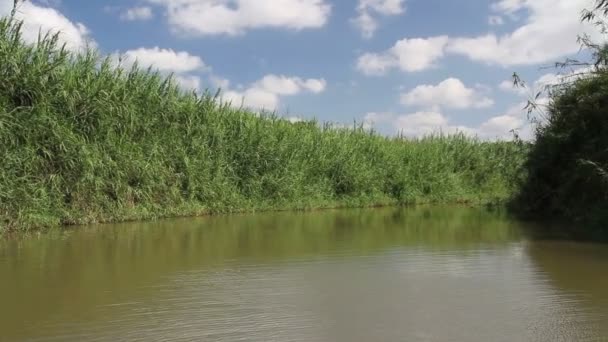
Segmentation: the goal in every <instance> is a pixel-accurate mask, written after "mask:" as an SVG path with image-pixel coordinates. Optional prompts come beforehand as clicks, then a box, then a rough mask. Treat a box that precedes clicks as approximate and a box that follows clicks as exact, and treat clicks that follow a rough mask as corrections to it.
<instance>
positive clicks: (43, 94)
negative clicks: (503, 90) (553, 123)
mask: <svg viewBox="0 0 608 342" xmlns="http://www.w3.org/2000/svg"><path fill="white" fill-rule="evenodd" d="M19 31H20V29H19V25H17V24H15V23H14V22H11V21H10V20H9V19H2V20H0V79H1V80H2V82H0V160H1V161H2V163H1V164H0V230H31V229H40V228H45V227H51V226H57V225H62V224H84V223H93V222H111V221H122V220H135V219H153V218H160V217H170V216H185V215H199V214H207V213H218V212H235V211H248V210H282V209H312V208H327V207H342V206H374V205H392V204H406V203H419V202H459V201H467V202H474V203H487V202H496V201H501V200H504V199H506V198H508V197H509V196H510V195H511V194H512V193H513V191H514V186H515V185H514V182H513V180H514V178H516V177H517V174H518V169H519V166H520V165H521V164H522V163H523V161H524V159H525V150H526V149H527V146H526V145H524V144H521V143H513V142H484V141H479V140H476V139H473V138H469V137H466V136H464V135H452V136H443V135H435V136H429V137H426V138H422V139H417V140H408V139H405V138H399V137H392V138H389V137H384V136H381V135H378V134H376V133H374V132H370V131H367V130H364V129H363V128H362V127H361V126H357V125H354V126H353V127H352V128H351V129H342V128H337V127H334V126H332V125H330V124H320V123H318V122H314V121H310V122H301V123H295V124H294V123H290V122H288V121H287V120H283V119H281V118H279V117H277V116H275V115H273V114H262V115H256V114H255V113H252V112H250V111H247V110H244V109H238V108H233V107H231V106H229V105H227V104H222V103H220V102H218V101H217V99H216V97H215V96H214V95H212V94H210V93H206V94H204V95H197V94H194V93H185V92H183V91H181V90H180V89H179V88H178V87H177V86H176V85H175V83H174V82H173V80H172V79H171V78H166V77H163V76H162V75H160V74H158V73H156V72H154V71H152V70H141V69H139V68H138V67H137V66H134V67H133V68H132V69H129V70H121V69H115V68H114V67H113V66H112V63H111V61H110V60H109V59H103V58H101V57H100V56H99V55H98V54H97V52H95V51H87V52H84V53H81V54H73V53H70V52H68V51H66V50H65V49H63V48H61V46H59V45H58V42H57V37H52V36H47V37H43V38H42V39H41V40H40V42H39V43H38V44H36V45H31V46H30V45H25V44H24V43H22V41H21V39H20V33H19Z"/></svg>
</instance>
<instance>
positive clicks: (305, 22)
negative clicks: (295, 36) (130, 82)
mask: <svg viewBox="0 0 608 342" xmlns="http://www.w3.org/2000/svg"><path fill="white" fill-rule="evenodd" d="M147 1H148V2H150V3H154V4H157V5H162V6H164V7H165V8H166V13H167V18H168V20H169V25H170V26H171V28H172V29H173V30H174V31H176V32H179V33H184V34H191V35H217V34H226V35H238V34H243V33H244V32H246V31H247V30H251V29H259V28H286V29H292V30H302V29H310V28H320V27H323V26H324V25H325V24H326V22H327V20H328V18H329V16H330V13H331V6H330V5H329V4H328V3H326V0H147Z"/></svg>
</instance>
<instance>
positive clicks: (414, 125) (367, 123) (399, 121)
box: [363, 111, 474, 137]
mask: <svg viewBox="0 0 608 342" xmlns="http://www.w3.org/2000/svg"><path fill="white" fill-rule="evenodd" d="M363 124H364V127H366V128H370V127H373V126H375V125H377V124H388V125H390V126H391V128H392V129H393V131H394V132H395V133H400V134H403V135H405V136H408V137H422V136H425V135H430V134H435V133H442V134H453V133H457V132H460V133H465V134H468V135H473V134H474V130H473V129H471V128H468V127H466V126H459V125H452V124H450V122H449V119H448V118H446V117H445V116H444V115H443V114H441V113H440V112H437V111H421V112H415V113H410V114H402V115H397V114H394V113H377V112H372V113H367V114H366V115H365V117H364V119H363Z"/></svg>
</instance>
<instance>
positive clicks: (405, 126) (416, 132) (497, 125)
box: [363, 102, 534, 140]
mask: <svg viewBox="0 0 608 342" xmlns="http://www.w3.org/2000/svg"><path fill="white" fill-rule="evenodd" d="M525 105H526V103H525V102H521V103H517V104H515V105H513V106H512V107H510V108H509V109H508V110H507V111H506V112H504V113H502V114H500V115H497V116H494V117H491V118H489V119H488V120H486V121H484V122H482V123H481V124H479V125H477V126H465V125H458V124H455V123H452V122H451V120H450V119H449V118H447V117H446V116H444V115H443V114H442V113H441V112H439V111H419V112H414V113H409V114H395V113H390V112H370V113H367V114H366V115H365V116H364V119H363V124H364V127H366V128H371V127H375V126H376V125H378V124H380V125H388V126H389V127H390V129H391V130H392V131H393V132H394V133H401V134H403V135H405V136H408V137H422V136H425V135H430V134H435V133H443V134H454V133H463V134H466V135H468V136H472V137H478V138H481V139H484V140H512V139H513V138H514V135H513V131H515V132H517V134H518V135H519V137H520V138H521V139H524V140H530V139H532V138H533V136H534V126H533V125H532V124H531V122H530V121H529V120H528V118H527V113H526V111H525V110H524V109H523V108H524V106H525Z"/></svg>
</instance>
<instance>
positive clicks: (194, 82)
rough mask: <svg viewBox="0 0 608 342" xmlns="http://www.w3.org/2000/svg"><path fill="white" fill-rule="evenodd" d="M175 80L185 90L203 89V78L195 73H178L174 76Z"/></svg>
mask: <svg viewBox="0 0 608 342" xmlns="http://www.w3.org/2000/svg"><path fill="white" fill-rule="evenodd" d="M174 79H175V81H176V82H177V83H178V84H179V86H180V87H181V88H182V89H184V90H195V91H197V90H200V89H201V78H200V77H199V76H194V75H177V76H175V77H174Z"/></svg>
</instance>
